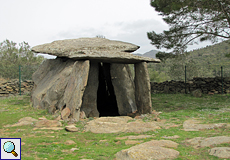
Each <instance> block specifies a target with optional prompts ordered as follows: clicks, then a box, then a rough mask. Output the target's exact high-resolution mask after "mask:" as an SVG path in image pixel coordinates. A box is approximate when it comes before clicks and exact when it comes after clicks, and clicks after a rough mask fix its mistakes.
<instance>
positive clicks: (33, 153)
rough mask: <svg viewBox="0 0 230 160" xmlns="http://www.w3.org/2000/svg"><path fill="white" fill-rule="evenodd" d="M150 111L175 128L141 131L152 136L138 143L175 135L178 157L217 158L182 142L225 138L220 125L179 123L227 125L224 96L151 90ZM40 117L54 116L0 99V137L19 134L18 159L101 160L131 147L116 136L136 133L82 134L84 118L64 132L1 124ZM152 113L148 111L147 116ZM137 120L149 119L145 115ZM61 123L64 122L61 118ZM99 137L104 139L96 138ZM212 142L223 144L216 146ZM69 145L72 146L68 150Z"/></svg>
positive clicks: (23, 100) (20, 101) (229, 107)
mask: <svg viewBox="0 0 230 160" xmlns="http://www.w3.org/2000/svg"><path fill="white" fill-rule="evenodd" d="M152 103H153V109H154V110H156V111H158V112H162V114H160V117H159V118H160V119H161V120H163V119H165V120H166V123H169V122H172V123H174V124H179V125H180V124H181V125H180V126H178V127H173V128H169V129H164V128H162V129H158V130H155V131H150V132H145V133H142V134H146V135H152V134H154V135H155V137H154V138H147V139H144V140H143V141H144V142H146V141H150V140H152V139H156V140H160V139H163V137H164V136H174V135H178V136H180V138H178V139H174V140H173V141H175V142H177V143H179V146H178V148H177V149H176V150H177V151H179V152H180V156H179V157H178V158H177V159H178V160H186V159H189V160H198V159H199V160H201V159H203V160H206V159H210V160H212V159H213V160H215V159H218V158H217V157H214V156H210V155H209V154H208V152H207V151H208V149H210V148H209V147H205V148H200V149H194V148H193V147H192V146H188V145H187V144H186V143H184V142H183V141H184V140H187V139H190V138H195V137H213V136H223V135H226V136H229V135H230V131H229V130H228V129H226V128H218V129H211V130H202V131H190V132H186V131H184V130H182V129H183V127H182V124H183V122H184V121H185V120H187V119H191V118H199V119H200V120H203V122H204V123H230V115H229V113H230V95H211V96H210V95H204V96H202V97H201V98H196V97H192V96H191V95H185V94H156V95H152ZM42 116H45V117H46V118H47V119H54V118H55V117H54V116H53V115H50V114H48V113H47V111H46V110H36V109H34V108H32V106H31V103H30V97H28V96H21V97H19V96H18V97H10V98H1V99H0V137H1V138H9V137H11V138H21V139H22V142H24V143H25V144H24V145H22V159H23V160H30V159H31V160H32V159H66V160H68V159H69V160H72V159H94V160H103V159H106V160H107V159H109V160H113V159H115V156H114V154H116V153H117V152H118V151H120V150H122V149H126V148H130V147H131V146H133V145H125V140H117V139H116V137H123V136H128V135H138V134H137V133H117V134H94V133H90V132H84V125H85V124H86V122H87V121H89V120H90V119H86V120H84V121H80V122H77V123H76V126H77V127H79V128H80V131H79V132H67V131H65V130H64V129H63V130H59V131H52V130H33V128H34V126H33V125H28V126H21V127H10V128H6V127H3V126H5V125H7V124H14V123H16V122H18V120H19V119H20V118H23V117H33V118H36V119H38V118H39V117H42ZM152 116H154V115H152ZM147 117H148V118H144V119H143V121H151V119H152V118H151V116H147ZM62 123H63V125H66V124H67V122H64V121H63V122H62ZM67 140H73V141H75V142H76V144H73V145H66V144H65V142H66V141H67ZM101 140H104V141H101ZM218 146H229V144H222V145H218ZM71 148H77V150H75V151H70V149H71Z"/></svg>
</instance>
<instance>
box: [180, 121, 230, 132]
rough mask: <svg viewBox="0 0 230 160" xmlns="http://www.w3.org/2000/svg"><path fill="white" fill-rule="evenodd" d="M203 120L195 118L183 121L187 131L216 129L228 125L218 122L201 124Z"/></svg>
mask: <svg viewBox="0 0 230 160" xmlns="http://www.w3.org/2000/svg"><path fill="white" fill-rule="evenodd" d="M200 123H201V121H199V120H195V119H189V120H186V121H185V122H184V123H183V127H184V130H185V131H199V130H204V129H214V128H221V127H224V126H226V125H227V124H226V123H216V124H200Z"/></svg>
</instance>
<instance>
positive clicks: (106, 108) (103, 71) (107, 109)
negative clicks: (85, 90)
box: [97, 63, 119, 117]
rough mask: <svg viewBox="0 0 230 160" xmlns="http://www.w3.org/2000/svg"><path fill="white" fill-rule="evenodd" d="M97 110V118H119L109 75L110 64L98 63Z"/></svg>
mask: <svg viewBox="0 0 230 160" xmlns="http://www.w3.org/2000/svg"><path fill="white" fill-rule="evenodd" d="M98 65H99V76H98V79H99V85H98V90H97V110H98V112H99V116H100V117H102V116H119V113H118V107H117V100H116V96H115V93H114V88H113V85H112V81H111V75H110V64H109V63H99V64H98Z"/></svg>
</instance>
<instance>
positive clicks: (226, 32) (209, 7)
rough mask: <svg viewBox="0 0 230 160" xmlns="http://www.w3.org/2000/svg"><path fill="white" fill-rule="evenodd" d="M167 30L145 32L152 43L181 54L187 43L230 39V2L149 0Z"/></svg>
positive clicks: (213, 0) (225, 0)
mask: <svg viewBox="0 0 230 160" xmlns="http://www.w3.org/2000/svg"><path fill="white" fill-rule="evenodd" d="M151 6H152V7H154V8H155V10H156V11H157V12H159V14H160V15H161V16H163V20H164V21H165V22H166V23H167V24H168V25H169V30H165V31H163V33H159V34H158V33H156V32H155V31H152V32H148V33H147V35H148V38H149V39H150V40H151V44H153V45H155V46H156V47H157V48H158V49H159V48H166V49H173V51H174V52H176V53H183V52H184V51H185V50H186V48H187V45H188V44H193V43H199V42H201V41H207V40H210V41H211V42H213V43H215V42H217V41H218V40H220V39H221V40H228V39H230V1H229V0H151Z"/></svg>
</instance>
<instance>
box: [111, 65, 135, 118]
mask: <svg viewBox="0 0 230 160" xmlns="http://www.w3.org/2000/svg"><path fill="white" fill-rule="evenodd" d="M110 72H111V79H112V84H113V87H114V91H115V95H116V99H117V106H118V111H119V114H120V115H121V116H124V115H127V113H132V112H134V111H136V110H137V107H136V103H135V89H134V83H133V78H132V75H131V71H130V68H129V66H128V65H127V64H116V63H112V64H111V68H110Z"/></svg>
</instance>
